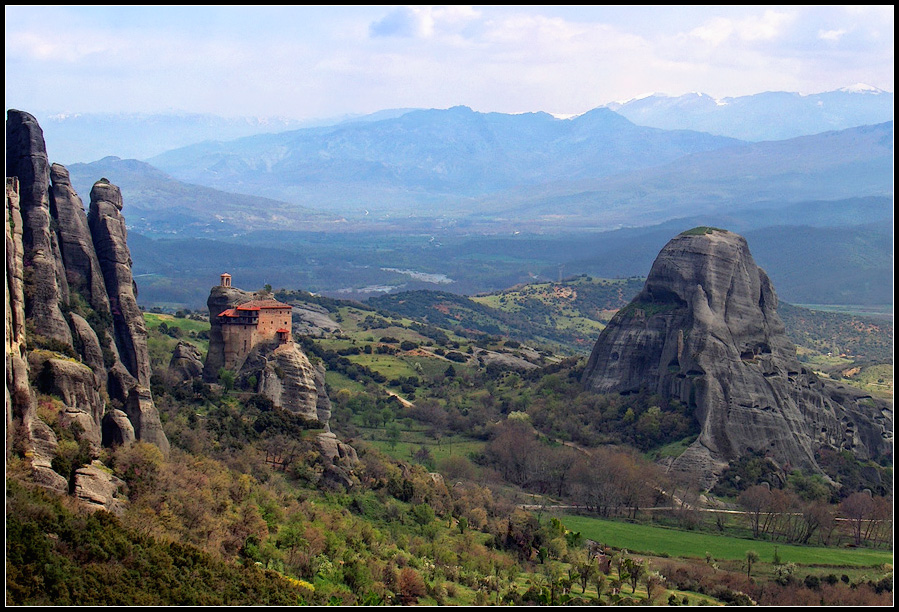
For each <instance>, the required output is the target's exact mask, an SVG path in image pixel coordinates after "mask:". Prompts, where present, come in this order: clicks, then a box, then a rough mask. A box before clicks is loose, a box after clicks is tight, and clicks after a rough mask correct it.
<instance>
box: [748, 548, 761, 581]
mask: <svg viewBox="0 0 899 612" xmlns="http://www.w3.org/2000/svg"><path fill="white" fill-rule="evenodd" d="M758 560H759V554H758V553H757V552H755V551H754V550H747V551H746V577H747V578H751V577H752V564H753V563H756V562H757V561H758Z"/></svg>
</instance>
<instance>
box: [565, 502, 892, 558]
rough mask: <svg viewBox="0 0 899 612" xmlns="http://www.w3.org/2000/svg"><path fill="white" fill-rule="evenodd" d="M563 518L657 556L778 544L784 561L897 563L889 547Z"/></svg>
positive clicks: (724, 553) (594, 536)
mask: <svg viewBox="0 0 899 612" xmlns="http://www.w3.org/2000/svg"><path fill="white" fill-rule="evenodd" d="M562 520H563V522H564V523H565V526H566V527H567V528H568V529H570V530H572V531H579V532H581V535H583V536H584V537H585V538H589V539H591V540H595V541H597V542H601V543H603V544H606V545H608V546H612V547H613V548H626V549H627V550H629V551H631V552H636V553H642V554H652V555H657V556H666V555H667V556H670V557H684V558H696V559H703V558H705V555H706V553H710V554H711V555H712V557H714V558H715V559H720V560H732V561H738V560H741V559H745V558H746V551H748V550H754V551H755V552H757V553H758V554H759V557H760V558H761V560H762V561H768V562H770V561H771V560H772V559H773V558H774V554H775V548H776V549H777V554H778V555H779V556H780V559H781V560H782V561H783V562H784V563H796V564H797V565H815V566H836V567H839V566H858V567H869V566H875V565H880V564H883V563H889V564H892V563H893V552H892V551H889V550H872V549H866V548H824V547H818V546H791V545H788V544H780V543H777V542H767V541H762V540H748V539H743V538H735V537H730V536H723V535H722V536H719V535H713V534H708V533H698V532H694V531H680V530H677V529H669V528H666V527H654V526H650V525H637V524H633V523H627V522H623V521H612V520H606V519H600V518H592V517H586V516H576V515H566V516H565V517H563V519H562Z"/></svg>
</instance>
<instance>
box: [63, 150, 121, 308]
mask: <svg viewBox="0 0 899 612" xmlns="http://www.w3.org/2000/svg"><path fill="white" fill-rule="evenodd" d="M50 181H51V187H50V213H51V215H52V217H53V218H54V219H55V220H56V224H57V227H58V232H59V250H60V254H61V255H62V263H63V265H64V268H65V275H66V281H67V284H68V286H69V287H70V288H72V289H75V290H76V291H77V292H78V293H79V294H80V295H82V296H84V298H86V300H87V302H88V303H89V304H90V306H91V307H92V308H93V309H94V311H96V312H109V296H108V295H107V293H106V284H105V283H104V281H103V273H102V271H101V270H100V262H99V261H98V260H97V253H96V251H95V250H94V244H93V241H92V238H91V233H90V229H89V228H88V223H87V213H85V211H84V204H83V203H82V201H81V198H80V197H78V194H77V193H75V190H74V189H73V188H72V183H71V181H70V180H69V171H68V170H67V169H66V168H65V166H61V165H59V164H53V165H52V166H50Z"/></svg>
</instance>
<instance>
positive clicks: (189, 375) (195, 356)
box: [169, 342, 203, 380]
mask: <svg viewBox="0 0 899 612" xmlns="http://www.w3.org/2000/svg"><path fill="white" fill-rule="evenodd" d="M202 357H203V355H202V354H201V353H200V349H198V348H197V347H195V346H194V345H193V344H191V343H190V342H179V343H178V345H177V346H176V347H175V350H174V351H172V358H171V359H170V360H169V370H170V371H171V372H172V373H173V374H175V375H176V376H177V377H178V378H180V379H181V380H191V379H194V378H199V377H200V376H202V375H203V359H202Z"/></svg>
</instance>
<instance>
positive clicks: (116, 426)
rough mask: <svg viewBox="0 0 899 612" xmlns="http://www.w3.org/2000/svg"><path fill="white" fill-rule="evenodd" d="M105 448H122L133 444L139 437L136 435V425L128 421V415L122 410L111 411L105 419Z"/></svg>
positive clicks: (103, 426) (103, 425)
mask: <svg viewBox="0 0 899 612" xmlns="http://www.w3.org/2000/svg"><path fill="white" fill-rule="evenodd" d="M102 428H103V429H102V431H103V446H107V447H111V446H121V445H123V444H131V443H132V442H134V441H135V440H136V439H137V437H136V436H135V435H134V425H132V424H131V421H130V420H129V419H128V415H127V414H125V413H124V412H122V411H121V410H110V411H109V412H107V413H106V415H105V416H104V417H103V423H102Z"/></svg>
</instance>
